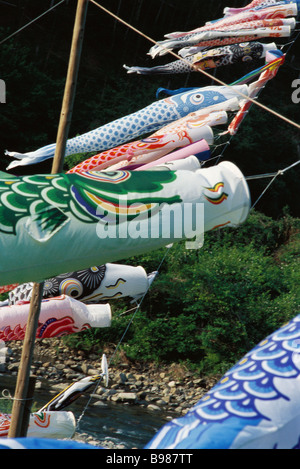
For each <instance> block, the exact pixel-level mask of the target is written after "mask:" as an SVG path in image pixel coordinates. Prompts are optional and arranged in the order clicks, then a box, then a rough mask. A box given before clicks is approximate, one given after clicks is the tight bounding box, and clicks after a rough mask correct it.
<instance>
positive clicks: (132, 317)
mask: <svg viewBox="0 0 300 469" xmlns="http://www.w3.org/2000/svg"><path fill="white" fill-rule="evenodd" d="M171 247H172V245H169V246H166V248H167V249H166V251H165V253H164V255H163V257H162V259H161V261H160V263H159V266H158V268H157V270H156V274H155V276H154V278H153V280H152V282H151V284H150V285H148V288H147V290H146V291H145V293H144V294H143V296H142V298H141V300H140V302H139V303H138V305H137V306H136V308H132V309H135V312H134V313H133V315H132V316H131V319H130V321H129V322H128V324H127V326H126V328H125V330H124V332H123V335H122V337H121V338H120V340H119V342H118V344H117V346H116V348H115V350H114V352H113V354H112V356H111V357H110V360H109V362H108V364H107V365H108V367H109V366H110V364H111V362H112V361H113V359H114V357H115V355H116V353H117V351H118V349H119V348H120V345H121V343H122V342H123V340H124V337H125V335H126V334H127V332H128V330H129V328H130V326H131V324H132V322H133V320H134V318H135V316H136V314H137V312H138V311H139V309H140V307H141V305H142V303H143V301H144V298H145V296H146V295H147V293H148V291H149V290H150V288H151V286H152V283H153V282H154V280H155V278H156V277H157V275H158V272H159V270H160V268H161V266H162V264H163V263H164V261H165V259H166V257H167V255H168V253H169V251H170V248H171ZM127 312H128V311H127ZM100 382H101V380H99V381H98V382H97V383H96V384H95V388H94V392H93V394H95V392H96V391H97V389H98V386H99V385H100ZM92 397H93V396H92V394H90V396H89V399H88V401H87V403H86V405H85V407H84V409H83V411H82V413H81V414H80V416H79V418H78V420H77V424H76V430H78V429H79V426H80V422H81V420H82V418H83V417H84V414H85V412H86V410H87V408H88V407H89V405H90V402H91V399H92Z"/></svg>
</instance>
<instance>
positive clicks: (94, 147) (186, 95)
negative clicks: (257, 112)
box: [6, 86, 247, 169]
mask: <svg viewBox="0 0 300 469" xmlns="http://www.w3.org/2000/svg"><path fill="white" fill-rule="evenodd" d="M241 93H242V94H244V95H247V86H242V87H240V86H238V87H227V86H207V87H203V88H193V89H192V90H189V91H184V92H183V93H178V94H174V95H173V96H169V97H167V98H164V99H160V100H158V101H156V102H154V103H152V104H150V105H149V106H146V107H145V108H143V109H141V110H139V111H137V112H135V113H133V114H129V115H128V116H125V117H122V118H120V119H117V120H115V121H113V122H110V123H109V124H105V125H103V126H101V127H99V128H97V129H95V130H92V131H90V132H87V133H85V134H83V135H80V136H78V137H74V138H72V139H69V140H68V141H67V144H66V151H65V156H67V155H70V154H73V153H84V152H90V151H103V150H107V149H108V148H113V147H115V146H117V145H121V144H122V143H125V142H126V141H128V140H132V139H133V138H135V137H137V136H139V135H142V134H144V133H148V132H149V133H150V132H154V131H156V130H158V129H159V128H161V127H162V126H163V125H166V124H168V123H170V122H173V121H174V120H177V119H180V118H181V117H184V116H186V115H187V114H189V113H190V112H194V111H197V110H199V109H203V108H205V107H207V106H211V105H213V104H218V103H221V102H223V101H226V100H227V99H231V98H234V97H240V94H241ZM55 148H56V144H51V145H47V146H45V147H42V148H40V149H38V150H36V151H33V152H29V153H16V152H6V154H8V155H9V156H12V157H14V158H17V160H15V161H13V162H12V163H10V164H9V166H8V167H7V169H12V168H14V167H16V166H26V165H29V164H35V163H39V162H41V161H44V160H46V159H48V158H53V156H54V153H55Z"/></svg>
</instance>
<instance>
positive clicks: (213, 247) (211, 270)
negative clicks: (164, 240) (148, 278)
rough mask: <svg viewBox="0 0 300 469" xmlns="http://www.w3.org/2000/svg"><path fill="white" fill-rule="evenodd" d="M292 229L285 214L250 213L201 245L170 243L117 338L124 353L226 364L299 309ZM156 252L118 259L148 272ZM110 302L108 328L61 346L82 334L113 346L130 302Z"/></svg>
mask: <svg viewBox="0 0 300 469" xmlns="http://www.w3.org/2000/svg"><path fill="white" fill-rule="evenodd" d="M299 227H300V225H299V220H298V219H293V218H291V217H289V216H286V217H284V218H283V219H282V220H280V221H279V222H276V221H274V220H272V219H270V218H268V217H266V216H264V215H262V214H259V213H255V212H253V213H252V214H251V215H250V217H249V219H248V221H247V222H246V223H245V224H244V225H243V226H241V227H240V228H237V229H224V230H222V231H218V232H214V233H207V234H206V236H205V243H204V246H203V248H202V249H201V250H186V249H185V243H178V244H174V245H173V246H172V248H170V249H169V251H168V254H167V256H166V258H165V261H164V263H163V264H162V266H161V269H160V271H159V274H158V276H157V278H156V280H155V282H154V283H153V285H152V287H151V289H150V291H149V292H148V294H147V296H146V297H145V299H144V301H143V302H142V305H141V308H140V309H139V310H138V312H137V313H136V314H135V316H134V318H133V320H132V323H131V324H130V327H129V328H128V331H127V333H126V334H125V336H124V338H123V339H122V343H121V348H122V349H123V350H124V352H125V353H126V356H127V357H128V358H129V359H132V360H137V361H148V360H151V361H157V362H171V361H184V362H186V363H190V365H191V366H194V367H197V369H199V370H202V371H203V372H215V371H224V370H225V369H227V368H228V366H229V365H230V364H233V363H235V362H236V361H237V360H238V359H239V358H240V357H242V356H243V355H244V354H245V353H246V352H247V351H249V350H250V349H251V348H252V347H253V346H255V345H256V344H257V343H258V342H259V341H260V340H262V339H263V338H264V337H266V336H267V335H268V334H270V333H271V332H273V331H274V330H275V329H277V328H278V327H280V325H281V324H282V323H284V322H285V321H287V320H288V319H290V318H292V317H294V316H296V315H297V314H298V313H299V305H300V298H299V288H298V283H299V274H300V267H299V262H298V257H299V248H300V238H299ZM164 255H165V250H164V249H161V250H158V251H155V252H153V253H150V254H147V255H144V256H138V257H136V258H132V259H130V260H127V261H126V262H128V263H130V264H133V265H138V264H139V265H142V266H143V267H144V268H145V269H146V271H147V272H151V271H153V270H155V269H156V268H157V267H158V265H159V264H160V261H161V259H162V258H163V256H164ZM111 305H112V308H113V324H112V327H111V328H109V329H107V330H103V329H102V330H98V331H93V332H91V331H88V332H87V335H86V336H84V335H81V336H80V337H77V338H76V337H75V336H70V337H69V338H67V339H66V340H67V342H68V343H69V345H70V346H75V344H76V343H77V340H78V339H79V342H78V345H79V347H82V346H83V340H86V339H87V336H88V337H89V340H88V341H87V342H86V343H85V347H86V348H87V349H88V342H89V344H90V345H89V346H90V347H91V346H92V345H93V346H94V348H95V346H96V348H98V350H99V352H100V351H101V350H102V349H103V347H104V346H105V345H106V344H107V343H113V344H115V345H117V344H118V342H119V341H120V339H121V337H122V336H123V333H124V331H125V329H126V327H127V325H128V324H129V321H130V319H132V317H131V316H130V315H129V313H128V314H124V312H125V311H126V309H129V308H130V307H131V306H129V305H128V303H126V302H125V301H124V300H123V302H122V304H120V303H117V302H115V303H111ZM130 314H132V313H130ZM84 337H85V339H84Z"/></svg>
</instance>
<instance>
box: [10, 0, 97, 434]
mask: <svg viewBox="0 0 300 469" xmlns="http://www.w3.org/2000/svg"><path fill="white" fill-rule="evenodd" d="M88 2H89V0H78V2H77V10H76V17H75V23H74V29H73V38H72V45H71V52H70V57H69V66H68V72H67V78H66V84H65V90H64V97H63V102H62V109H61V115H60V120H59V126H58V131H57V139H56V150H55V155H54V160H53V165H52V171H51V173H52V174H57V173H61V172H62V171H63V163H64V154H65V149H66V143H67V139H68V132H69V129H70V124H71V118H72V111H73V104H74V98H75V91H76V83H77V76H78V70H79V63H80V56H81V49H82V42H83V35H84V28H85V21H86V14H87V6H88ZM43 285H44V283H43V282H42V283H34V284H33V289H32V296H31V301H30V309H29V316H28V322H27V326H26V333H25V338H24V343H23V348H22V356H21V362H20V368H19V372H18V377H17V383H16V389H15V397H14V403H13V408H12V417H11V424H10V428H9V432H8V437H9V438H17V437H20V436H21V433H22V432H23V431H22V428H24V424H23V421H24V408H25V405H26V400H27V396H28V387H29V380H30V367H31V362H32V357H33V351H34V342H35V337H36V331H37V327H38V319H39V315H40V309H41V302H42V297H43ZM26 434H27V433H26ZM22 436H26V435H22Z"/></svg>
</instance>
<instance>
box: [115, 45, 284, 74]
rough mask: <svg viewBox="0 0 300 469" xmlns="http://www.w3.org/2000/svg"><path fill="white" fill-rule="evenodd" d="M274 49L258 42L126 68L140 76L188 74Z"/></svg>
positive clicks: (249, 58)
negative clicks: (168, 61)
mask: <svg viewBox="0 0 300 469" xmlns="http://www.w3.org/2000/svg"><path fill="white" fill-rule="evenodd" d="M269 49H276V44H274V43H273V44H262V43H260V42H252V43H247V42H246V43H244V42H243V43H242V44H234V45H231V46H225V47H219V48H217V49H210V50H207V51H205V52H198V53H196V54H193V55H189V56H187V57H185V59H183V60H175V61H174V62H171V63H168V64H166V65H158V66H156V67H150V68H148V67H127V66H126V65H124V68H126V70H127V73H137V74H140V75H151V74H169V73H171V74H176V73H189V72H196V71H198V70H208V69H212V68H218V67H222V66H224V65H230V64H233V63H239V62H249V61H251V60H258V59H261V58H263V57H265V53H266V50H269Z"/></svg>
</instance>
